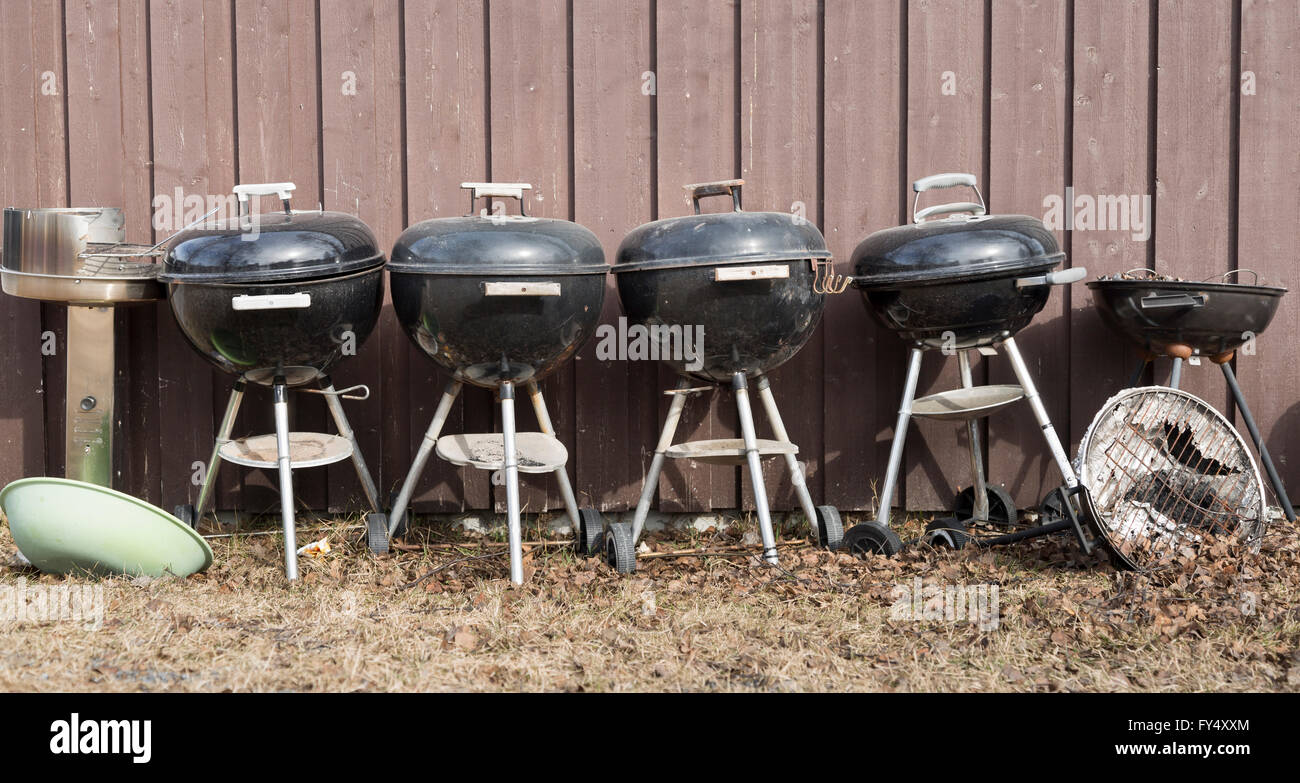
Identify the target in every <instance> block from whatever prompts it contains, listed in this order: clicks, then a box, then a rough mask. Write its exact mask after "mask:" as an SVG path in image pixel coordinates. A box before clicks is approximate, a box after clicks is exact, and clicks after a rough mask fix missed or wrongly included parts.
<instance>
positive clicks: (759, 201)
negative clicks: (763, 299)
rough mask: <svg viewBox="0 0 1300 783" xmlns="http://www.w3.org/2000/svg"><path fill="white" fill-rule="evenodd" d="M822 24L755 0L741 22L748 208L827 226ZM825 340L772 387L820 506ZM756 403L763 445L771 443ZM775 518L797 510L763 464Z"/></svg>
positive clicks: (809, 12) (745, 487)
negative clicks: (824, 211)
mask: <svg viewBox="0 0 1300 783" xmlns="http://www.w3.org/2000/svg"><path fill="white" fill-rule="evenodd" d="M820 22H821V20H820V18H819V15H818V4H817V3H816V2H815V0H793V2H792V1H791V0H758V1H757V2H749V3H744V4H742V6H741V13H740V42H741V43H740V49H741V51H740V63H741V69H740V72H741V77H740V106H741V117H740V160H741V177H743V178H744V179H745V181H746V183H745V204H746V208H747V209H750V210H754V211H771V212H789V213H791V219H794V217H795V216H796V215H801V216H802V217H803V219H806V220H808V221H809V222H811V223H813V224H814V225H817V226H820V225H821V195H822V191H821V181H820V171H819V166H818V161H819V158H820V154H821V150H820V144H821V116H820V113H819V111H818V110H819V108H820V106H819V99H820V81H821V51H820V49H819V43H820V42H819V40H818V39H819V31H820ZM822 333H823V330H822V329H821V328H818V329H817V330H816V331H815V332H814V333H813V335H812V338H811V339H809V341H808V342H807V344H805V345H804V347H803V348H802V349H800V351H799V353H797V354H795V356H794V357H793V358H792V359H791V360H790V361H789V362H788V363H786V365H785V366H784V367H782V368H779V369H778V370H777V371H776V372H775V373H774V375H773V377H772V391H773V394H774V396H775V397H776V402H777V406H778V409H779V410H780V412H781V418H782V420H783V421H784V422H785V426H786V429H787V430H788V431H789V434H790V439H791V440H793V441H794V442H795V443H796V444H798V446H799V461H800V462H802V463H803V464H804V465H805V473H806V475H807V479H808V489H809V490H810V491H811V493H812V496H813V501H814V502H820V500H821V497H822V473H821V467H822V443H823V433H822V407H821V405H820V402H821V399H822V385H823V382H824V376H825V373H824V370H823V361H822V350H823V344H824V339H823V334H822ZM751 393H752V394H753V396H754V421H755V426H756V427H757V429H758V432H759V437H771V435H770V427H769V425H768V422H767V416H766V415H765V414H764V413H763V408H762V405H761V403H759V402H758V395H757V393H756V391H751ZM764 462H765V464H764V470H763V473H764V476H765V477H766V479H765V484H766V487H767V496H768V500H769V501H770V503H771V507H772V509H773V510H785V509H797V508H799V501H798V499H797V498H796V497H795V494H794V487H793V485H792V484H791V483H790V472H789V470H788V469H787V468H786V466H785V460H782V459H769V460H765V461H764ZM742 477H743V478H742V481H741V482H740V484H741V487H742V507H744V508H747V509H750V508H753V507H754V501H753V497H754V490H753V486H752V482H750V480H749V477H748V474H747V472H745V471H742Z"/></svg>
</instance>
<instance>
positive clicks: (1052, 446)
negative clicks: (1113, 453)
mask: <svg viewBox="0 0 1300 783" xmlns="http://www.w3.org/2000/svg"><path fill="white" fill-rule="evenodd" d="M1002 345H1003V347H1005V348H1006V350H1007V357H1008V358H1010V359H1011V367H1012V369H1013V370H1015V373H1016V380H1017V381H1019V382H1020V388H1022V389H1024V390H1025V401H1026V402H1028V403H1029V407H1030V409H1031V410H1033V412H1034V419H1035V420H1037V422H1038V426H1039V427H1041V428H1042V430H1043V439H1044V440H1046V441H1047V448H1048V450H1049V451H1051V452H1052V459H1053V460H1055V461H1056V467H1057V469H1059V470H1060V471H1061V477H1062V478H1064V479H1065V485H1066V486H1067V487H1069V488H1071V489H1073V488H1075V487H1077V486H1078V485H1079V479H1078V478H1077V477H1076V476H1075V475H1074V466H1073V465H1071V464H1070V458H1069V457H1067V456H1066V455H1065V448H1064V447H1063V446H1061V439H1060V438H1059V437H1057V435H1056V428H1055V427H1053V426H1052V420H1051V418H1049V417H1048V415H1047V408H1046V407H1045V406H1044V405H1043V399H1042V397H1039V396H1038V387H1037V386H1035V385H1034V377H1033V376H1032V375H1030V374H1029V367H1028V366H1027V365H1026V364H1025V360H1024V358H1023V357H1022V356H1021V355H1020V349H1019V348H1018V347H1016V339H1015V338H1014V337H1008V338H1007V339H1006V342H1004V343H1003V344H1002Z"/></svg>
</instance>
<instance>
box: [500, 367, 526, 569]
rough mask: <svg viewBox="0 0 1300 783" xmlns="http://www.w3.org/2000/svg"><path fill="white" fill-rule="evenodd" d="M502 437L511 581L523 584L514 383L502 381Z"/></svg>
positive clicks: (521, 523) (521, 524)
mask: <svg viewBox="0 0 1300 783" xmlns="http://www.w3.org/2000/svg"><path fill="white" fill-rule="evenodd" d="M500 389H501V436H502V439H503V440H504V442H505V443H504V445H505V456H504V457H503V458H502V468H503V469H504V471H505V477H506V515H507V517H508V519H507V523H508V525H509V538H510V581H511V582H513V583H514V584H517V585H521V584H523V583H524V551H523V522H522V521H521V520H520V514H519V458H518V455H516V454H515V386H514V384H513V383H510V382H509V381H506V382H504V383H502V384H501V386H500Z"/></svg>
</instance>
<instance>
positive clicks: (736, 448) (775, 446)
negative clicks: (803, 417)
mask: <svg viewBox="0 0 1300 783" xmlns="http://www.w3.org/2000/svg"><path fill="white" fill-rule="evenodd" d="M755 445H757V446H758V454H759V456H760V457H774V456H776V455H778V454H798V453H799V447H798V446H797V445H795V444H794V443H783V442H781V441H779V440H763V439H759V440H758V441H756V444H755ZM664 456H666V457H668V458H670V459H693V460H697V461H699V462H705V463H708V464H710V465H743V464H745V441H743V440H741V439H740V438H719V439H716V440H693V441H689V442H687V443H678V444H677V445H675V446H670V447H669V448H668V450H667V451H665V452H664Z"/></svg>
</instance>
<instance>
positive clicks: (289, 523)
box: [274, 377, 298, 582]
mask: <svg viewBox="0 0 1300 783" xmlns="http://www.w3.org/2000/svg"><path fill="white" fill-rule="evenodd" d="M274 395H275V452H276V461H277V462H278V463H279V466H280V518H281V521H282V523H283V524H284V575H285V577H287V578H288V579H289V581H291V582H292V581H293V580H295V579H297V578H298V541H297V537H296V536H295V535H294V520H293V468H292V467H290V463H289V390H288V389H287V388H286V387H285V384H284V378H279V377H277V378H276V379H275V386H274Z"/></svg>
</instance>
